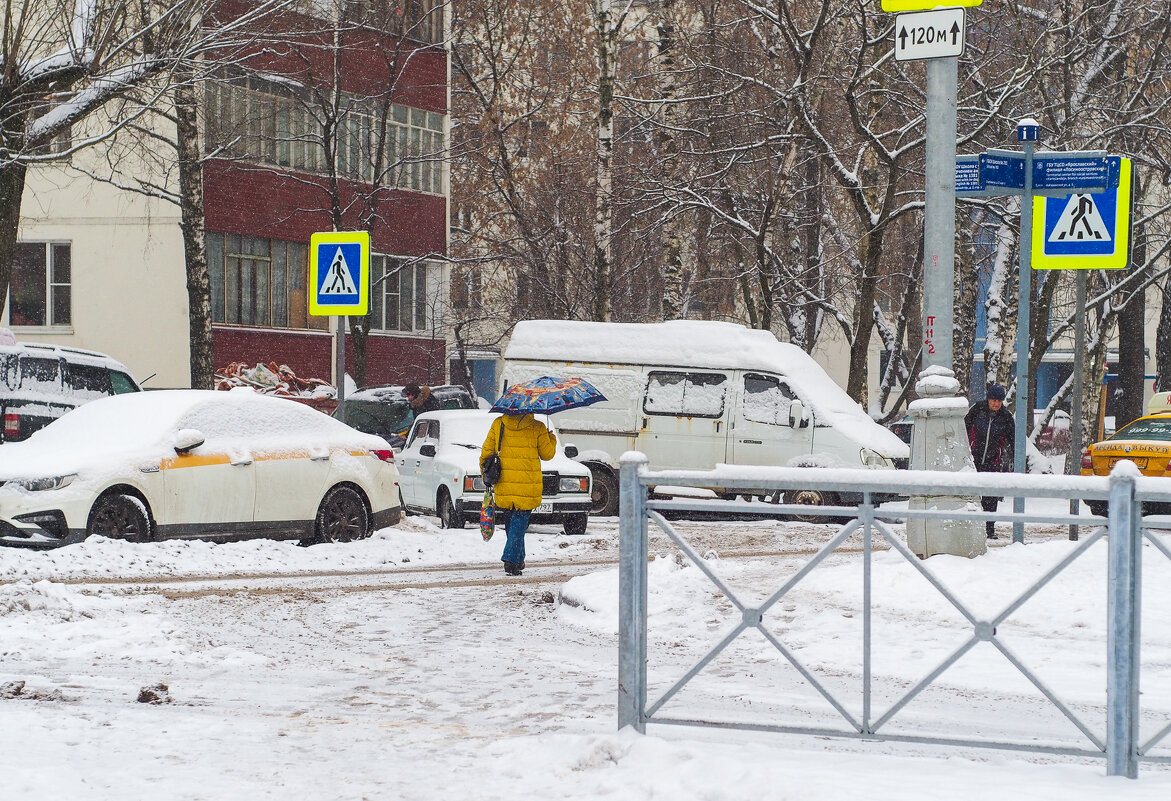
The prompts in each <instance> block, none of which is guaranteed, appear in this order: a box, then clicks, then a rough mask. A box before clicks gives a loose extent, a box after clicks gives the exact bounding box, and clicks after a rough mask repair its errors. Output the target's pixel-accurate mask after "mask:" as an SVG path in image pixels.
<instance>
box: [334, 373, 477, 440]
mask: <svg viewBox="0 0 1171 801" xmlns="http://www.w3.org/2000/svg"><path fill="white" fill-rule="evenodd" d="M431 397H433V398H435V399H436V400H437V401H438V402H439V404H440V406H439V408H440V409H476V408H479V404H478V403H477V402H476V399H475V398H474V397H473V396H472V395H471V393H469V392H468V391H467V390H466V389H465V388H464V387H461V386H458V385H456V384H440V385H439V386H436V387H431ZM345 411H346V417H345V422H346V424H347V425H350V426H352V427H354V428H356V429H358V430H359V431H364V432H365V433H367V434H377V435H378V436H380V437H382V438H383V439H385V440H386V441H387V442H389V443H390V446H391V447H392V448H394V449H396V450H398V449H399V448H402V447H403V445H404V444H405V443H406V435H407V431H408V430H409V429H410V427H411V423H412V422H414V420H415V415H414V413H413V412H412V411H411V404H410V401H408V400H407V397H406V395H404V394H403V388H402V387H401V386H390V385H385V386H377V387H362V388H361V389H359V390H357V391H356V392H352V393H350V394H349V395H346V400H345ZM333 416H334V417H337V418H339V419H340V418H341V412H340V410H339V411H335V412H334V413H333Z"/></svg>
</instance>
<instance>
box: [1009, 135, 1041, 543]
mask: <svg viewBox="0 0 1171 801" xmlns="http://www.w3.org/2000/svg"><path fill="white" fill-rule="evenodd" d="M1023 144H1024V150H1025V189H1024V192H1023V193H1022V194H1021V239H1020V248H1021V258H1020V271H1019V272H1020V275H1019V277H1018V279H1017V284H1018V289H1019V291H1018V294H1017V330H1016V438H1015V441H1014V443H1013V457H1014V458H1013V472H1015V473H1027V472H1028V459H1027V454H1026V452H1025V440H1026V439H1027V434H1028V428H1029V423H1030V422H1031V419H1030V418H1031V415H1032V412H1031V410H1030V409H1029V328H1030V325H1031V322H1032V321H1031V316H1032V315H1031V311H1032V308H1031V306H1032V302H1033V258H1032V257H1033V244H1032V243H1033V151H1034V150H1035V149H1036V145H1035V144H1034V143H1033V142H1031V141H1026V142H1024V143H1023ZM1012 510H1013V512H1015V513H1017V514H1020V513H1021V512H1024V511H1025V499H1024V498H1023V497H1017V498H1013V499H1012ZM1012 541H1013V542H1024V541H1025V524H1024V523H1022V522H1021V521H1020V520H1013V521H1012Z"/></svg>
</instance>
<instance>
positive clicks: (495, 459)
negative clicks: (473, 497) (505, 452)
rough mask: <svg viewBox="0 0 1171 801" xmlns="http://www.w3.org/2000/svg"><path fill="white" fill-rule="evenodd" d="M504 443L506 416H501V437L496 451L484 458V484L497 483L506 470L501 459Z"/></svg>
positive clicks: (493, 484) (491, 484)
mask: <svg viewBox="0 0 1171 801" xmlns="http://www.w3.org/2000/svg"><path fill="white" fill-rule="evenodd" d="M503 443H504V418H503V417H502V418H500V437H499V439H497V440H496V453H494V454H492V455H491V456H489V457H488V458H487V459H485V460H484V464H483V465H482V467H483V470H484V484H486V485H487V486H489V487H493V486H495V485H496V483H497V482H498V481H500V476H501V474H502V473H503V472H504V462H502V461H500V446H501V445H502V444H503Z"/></svg>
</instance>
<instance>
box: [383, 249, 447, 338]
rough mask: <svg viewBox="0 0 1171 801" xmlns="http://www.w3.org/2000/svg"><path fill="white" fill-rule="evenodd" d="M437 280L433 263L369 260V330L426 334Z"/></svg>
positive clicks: (386, 258)
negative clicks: (422, 332) (420, 332)
mask: <svg viewBox="0 0 1171 801" xmlns="http://www.w3.org/2000/svg"><path fill="white" fill-rule="evenodd" d="M439 278H440V266H439V265H438V264H436V263H435V262H426V261H418V260H415V259H396V258H394V257H393V256H373V257H371V259H370V281H371V292H370V327H371V329H375V330H382V331H427V330H428V329H429V328H430V327H431V325H432V323H433V322H434V320H435V303H436V301H437V299H438V297H439Z"/></svg>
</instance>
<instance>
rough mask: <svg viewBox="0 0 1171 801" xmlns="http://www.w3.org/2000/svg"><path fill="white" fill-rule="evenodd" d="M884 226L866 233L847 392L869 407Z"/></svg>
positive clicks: (855, 310)
mask: <svg viewBox="0 0 1171 801" xmlns="http://www.w3.org/2000/svg"><path fill="white" fill-rule="evenodd" d="M882 238H883V231H882V229H881V228H876V229H873V230H871V231H869V232H867V233H866V235H865V236H864V237H863V238H862V242H861V250H862V253H861V256H862V258H861V264H862V274H861V275H860V276H859V280H858V284H857V292H858V300H857V305H856V306H855V307H854V341H853V342H851V343H850V373H849V379H848V381H847V383H846V394H848V395H849V396H850V397H851V398H853V399H854V400H856V401H858V403H860V404H862V407H863V408H866V383H867V382H866V378H867V375H866V374H867V370H868V363H869V360H868V357H869V355H870V332H871V330H872V328H873V327H874V285H875V282H876V281H877V280H878V268H879V265H878V261H879V259H881V257H882Z"/></svg>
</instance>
